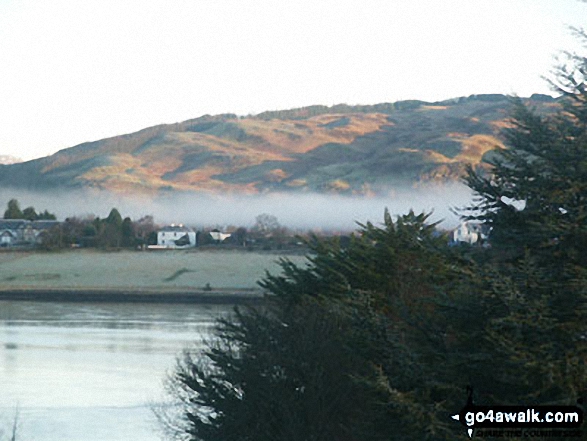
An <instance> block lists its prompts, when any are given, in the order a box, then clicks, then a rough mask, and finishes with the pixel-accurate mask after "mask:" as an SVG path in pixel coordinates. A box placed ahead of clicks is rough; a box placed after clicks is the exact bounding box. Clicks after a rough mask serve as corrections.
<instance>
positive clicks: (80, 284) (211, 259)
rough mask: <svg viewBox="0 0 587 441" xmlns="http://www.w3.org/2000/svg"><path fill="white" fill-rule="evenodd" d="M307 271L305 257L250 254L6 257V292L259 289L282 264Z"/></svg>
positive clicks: (0, 269) (2, 278)
mask: <svg viewBox="0 0 587 441" xmlns="http://www.w3.org/2000/svg"><path fill="white" fill-rule="evenodd" d="M280 257H287V258H288V259H290V260H292V261H293V262H295V263H297V264H300V265H303V263H304V262H305V257H303V256H300V255H283V256H280V255H277V254H266V253H255V252H245V251H215V250H211V251H209V250H206V251H200V250H197V251H177V250H174V251H156V252H151V251H120V252H99V251H90V250H74V251H68V252H60V253H23V252H13V253H11V252H7V253H1V254H0V288H1V289H5V290H6V289H15V288H18V289H26V288H30V289H36V290H38V289H43V288H47V289H52V290H55V289H60V288H64V289H87V288H93V289H115V290H116V289H118V290H120V289H142V288H148V289H157V290H161V291H165V290H169V289H175V290H177V289H178V288H179V289H183V288H185V289H189V290H202V289H205V288H206V287H207V285H208V286H209V287H210V288H212V289H214V290H215V289H223V290H231V289H247V290H250V289H255V288H258V285H257V283H256V282H257V281H258V280H260V279H261V278H262V277H264V275H265V270H268V271H270V272H271V273H273V274H277V273H279V272H280V268H279V266H278V264H277V260H278V259H279V258H280Z"/></svg>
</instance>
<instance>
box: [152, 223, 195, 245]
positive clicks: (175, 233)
mask: <svg viewBox="0 0 587 441" xmlns="http://www.w3.org/2000/svg"><path fill="white" fill-rule="evenodd" d="M195 246H196V232H195V231H194V230H192V229H191V228H188V227H185V226H183V225H182V224H179V225H175V224H171V225H169V226H167V227H163V228H161V229H160V230H159V231H157V248H171V249H184V248H193V247H195Z"/></svg>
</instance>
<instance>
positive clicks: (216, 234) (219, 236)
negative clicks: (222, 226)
mask: <svg viewBox="0 0 587 441" xmlns="http://www.w3.org/2000/svg"><path fill="white" fill-rule="evenodd" d="M210 236H212V239H214V240H215V241H216V242H223V241H224V239H228V238H229V237H230V236H232V234H230V233H221V232H220V231H218V230H213V231H210Z"/></svg>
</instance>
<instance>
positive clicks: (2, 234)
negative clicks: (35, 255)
mask: <svg viewBox="0 0 587 441" xmlns="http://www.w3.org/2000/svg"><path fill="white" fill-rule="evenodd" d="M59 224H60V222H59V221H56V220H38V221H29V220H26V219H0V246H1V247H4V248H5V247H15V246H35V245H39V244H41V243H42V242H43V237H45V235H46V234H47V233H48V232H49V230H50V229H52V228H53V227H55V226H57V225H59Z"/></svg>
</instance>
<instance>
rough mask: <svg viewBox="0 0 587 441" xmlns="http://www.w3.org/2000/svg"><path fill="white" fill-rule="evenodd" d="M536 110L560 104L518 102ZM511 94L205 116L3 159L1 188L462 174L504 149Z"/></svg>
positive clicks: (238, 184)
mask: <svg viewBox="0 0 587 441" xmlns="http://www.w3.org/2000/svg"><path fill="white" fill-rule="evenodd" d="M526 101H527V103H528V104H529V105H531V106H533V107H535V108H536V109H537V110H538V111H540V112H549V111H551V110H552V109H554V108H556V107H557V106H558V105H557V104H556V101H555V100H553V99H551V98H549V97H545V96H543V95H536V96H533V97H531V98H529V99H526ZM509 105H510V103H509V100H508V98H507V97H506V96H503V95H473V96H471V97H468V98H459V99H453V100H447V101H443V102H438V103H426V102H422V101H403V102H397V103H393V104H378V105H373V106H348V105H337V106H333V107H324V106H312V107H305V108H301V109H293V110H286V111H277V112H265V113H262V114H259V115H256V116H247V117H237V116H236V115H230V114H228V115H216V116H209V115H206V116H202V117H200V118H196V119H192V120H188V121H184V122H182V123H177V124H168V125H160V126H155V127H150V128H147V129H144V130H141V131H139V132H136V133H132V134H129V135H123V136H117V137H113V138H108V139H103V140H100V141H95V142H88V143H84V144H80V145H78V146H75V147H71V148H68V149H64V150H61V151H59V152H57V153H55V154H54V155H51V156H48V157H45V158H41V159H36V160H33V161H28V162H23V163H16V164H10V165H0V185H2V186H4V187H17V188H24V189H34V190H48V189H55V188H98V189H105V190H108V191H113V192H116V193H124V194H132V193H151V194H154V193H159V192H161V191H198V192H211V193H220V192H222V193H225V192H232V193H259V192H273V191H303V192H307V191H318V192H337V193H348V194H372V193H380V192H384V191H387V190H389V188H393V187H397V186H409V187H413V186H417V185H419V184H421V183H424V182H429V181H454V180H458V179H459V176H460V175H461V174H462V172H463V170H464V167H465V166H466V165H467V164H472V165H474V166H476V167H478V166H483V158H485V157H486V155H487V153H488V152H489V151H490V150H492V149H494V148H499V147H503V145H502V142H501V140H500V134H499V133H500V129H501V128H503V127H504V126H505V125H506V124H507V115H508V109H509Z"/></svg>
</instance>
